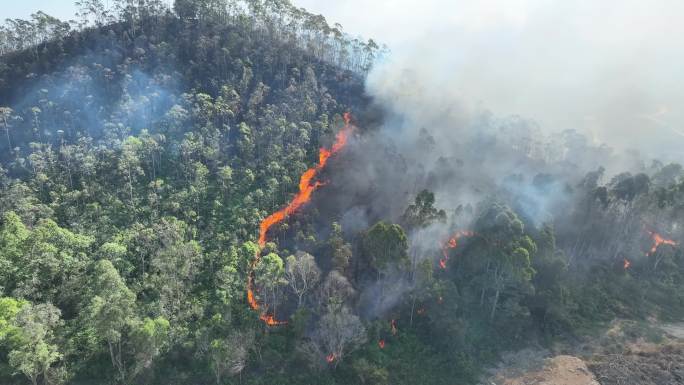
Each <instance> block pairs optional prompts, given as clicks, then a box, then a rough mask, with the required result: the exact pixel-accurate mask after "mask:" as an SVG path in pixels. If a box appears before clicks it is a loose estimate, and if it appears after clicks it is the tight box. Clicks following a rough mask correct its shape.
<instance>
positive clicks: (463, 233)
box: [439, 230, 475, 269]
mask: <svg viewBox="0 0 684 385" xmlns="http://www.w3.org/2000/svg"><path fill="white" fill-rule="evenodd" d="M473 236H475V233H474V232H472V231H468V230H460V231H457V232H456V233H455V234H454V235H452V236H451V238H449V240H448V241H446V242H445V243H444V244H443V245H442V258H440V259H439V267H440V268H441V269H446V267H447V261H448V260H449V250H450V249H455V248H457V247H458V241H459V240H460V239H461V238H463V237H473Z"/></svg>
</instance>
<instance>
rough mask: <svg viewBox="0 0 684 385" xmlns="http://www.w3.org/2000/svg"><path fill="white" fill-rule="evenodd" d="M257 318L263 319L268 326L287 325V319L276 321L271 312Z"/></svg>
mask: <svg viewBox="0 0 684 385" xmlns="http://www.w3.org/2000/svg"><path fill="white" fill-rule="evenodd" d="M259 319H260V320H262V321H264V323H265V324H266V325H268V326H280V325H287V321H278V320H276V319H275V317H274V316H273V315H271V314H265V313H264V314H262V315H261V316H259Z"/></svg>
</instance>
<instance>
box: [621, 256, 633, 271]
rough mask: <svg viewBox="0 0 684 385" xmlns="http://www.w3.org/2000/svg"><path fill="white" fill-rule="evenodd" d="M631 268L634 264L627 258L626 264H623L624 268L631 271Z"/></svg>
mask: <svg viewBox="0 0 684 385" xmlns="http://www.w3.org/2000/svg"><path fill="white" fill-rule="evenodd" d="M630 267H632V262H630V261H629V259H627V258H625V260H624V264H623V268H624V269H625V270H627V269H629V268H630Z"/></svg>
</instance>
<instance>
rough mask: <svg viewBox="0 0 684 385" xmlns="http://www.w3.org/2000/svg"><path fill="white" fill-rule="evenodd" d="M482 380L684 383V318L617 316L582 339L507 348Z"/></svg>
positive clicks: (504, 384) (536, 384)
mask: <svg viewBox="0 0 684 385" xmlns="http://www.w3.org/2000/svg"><path fill="white" fill-rule="evenodd" d="M481 384H486V385H493V384H494V385H598V384H600V385H684V323H679V324H658V323H657V322H646V323H637V322H633V321H624V320H616V321H614V322H613V323H612V324H611V325H610V327H609V328H608V329H607V330H606V331H605V332H603V333H601V334H600V335H595V336H593V338H590V339H588V340H587V341H584V343H581V344H577V345H574V346H562V347H559V348H558V349H554V351H548V350H546V349H541V348H531V349H524V350H521V351H518V352H511V354H505V355H503V356H502V361H501V363H500V365H499V366H498V367H496V368H492V370H491V371H490V372H489V374H488V375H487V376H486V377H485V378H483V379H482V382H481Z"/></svg>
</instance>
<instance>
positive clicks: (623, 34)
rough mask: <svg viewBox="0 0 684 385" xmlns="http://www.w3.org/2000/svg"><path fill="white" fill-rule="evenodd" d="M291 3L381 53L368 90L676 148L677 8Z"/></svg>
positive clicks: (527, 2) (681, 83)
mask: <svg viewBox="0 0 684 385" xmlns="http://www.w3.org/2000/svg"><path fill="white" fill-rule="evenodd" d="M294 2H295V4H297V5H299V6H302V7H305V8H307V9H308V10H310V11H312V12H315V13H321V14H323V15H325V16H326V18H327V19H328V21H329V22H330V23H331V24H332V23H335V22H339V23H341V24H342V25H343V26H344V29H345V31H346V32H347V33H350V34H352V35H361V36H364V37H371V38H374V39H375V40H376V41H378V42H380V43H385V44H387V45H388V46H389V47H390V49H391V50H392V55H391V56H390V58H389V59H388V60H387V61H386V62H385V63H383V64H382V65H379V66H378V67H377V68H376V70H375V71H374V73H373V74H371V79H375V84H376V85H377V84H387V83H389V82H395V81H398V80H402V79H403V77H402V74H405V73H407V72H406V71H408V72H410V73H411V74H412V77H413V78H414V79H419V81H420V82H421V84H420V85H418V84H407V87H422V88H428V89H434V92H433V93H432V94H431V95H430V96H431V97H434V98H440V99H444V100H446V102H448V103H451V102H453V103H458V104H460V105H461V107H463V108H466V109H467V108H484V109H489V110H491V111H492V112H493V113H495V114H497V115H502V116H505V115H521V116H523V117H525V118H529V119H534V120H535V121H537V122H538V123H539V124H540V125H541V126H542V127H544V128H547V129H549V130H565V129H577V130H579V131H582V132H584V133H586V134H587V135H588V136H589V137H591V138H592V139H593V140H595V141H597V142H609V143H610V144H611V145H615V146H618V147H619V146H622V147H638V148H643V149H644V151H659V152H666V153H668V154H674V155H676V154H678V153H684V151H681V150H680V148H684V111H683V110H682V106H684V76H681V68H684V39H682V38H681V36H684V23H681V22H680V21H681V20H684V1H681V0H651V1H643V0H602V1H595V0H574V1H558V0H477V1H476V0H468V1H465V0H422V1H416V0H413V1H411V0H373V1H368V0H334V1H332V0H295V1H294ZM72 3H73V2H72V0H21V1H16V0H0V5H2V6H0V9H1V10H2V11H0V19H4V18H7V17H28V16H29V15H30V14H31V12H34V11H35V10H36V9H42V10H44V11H46V12H47V13H49V14H52V15H54V16H57V17H60V18H64V19H68V18H70V17H72V15H73V11H74V7H73V5H72ZM404 80H405V79H404ZM379 91H380V92H382V90H379ZM464 106H465V107H464ZM683 158H684V156H683Z"/></svg>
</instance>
